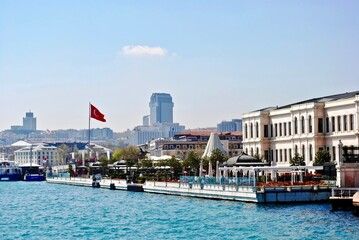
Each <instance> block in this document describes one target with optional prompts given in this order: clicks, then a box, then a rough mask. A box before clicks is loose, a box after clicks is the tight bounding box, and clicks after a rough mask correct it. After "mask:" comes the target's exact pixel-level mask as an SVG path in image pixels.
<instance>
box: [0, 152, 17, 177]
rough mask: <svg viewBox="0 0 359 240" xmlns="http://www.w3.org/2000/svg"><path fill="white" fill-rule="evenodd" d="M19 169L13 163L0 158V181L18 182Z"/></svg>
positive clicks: (2, 155)
mask: <svg viewBox="0 0 359 240" xmlns="http://www.w3.org/2000/svg"><path fill="white" fill-rule="evenodd" d="M21 176H22V175H21V168H20V167H19V166H18V165H17V164H16V163H15V162H14V161H10V160H8V159H6V158H5V156H4V154H1V156H0V181H20V180H21Z"/></svg>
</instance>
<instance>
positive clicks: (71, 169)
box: [68, 164, 73, 178]
mask: <svg viewBox="0 0 359 240" xmlns="http://www.w3.org/2000/svg"><path fill="white" fill-rule="evenodd" d="M68 171H69V174H70V178H71V175H72V171H73V168H72V164H69V169H68Z"/></svg>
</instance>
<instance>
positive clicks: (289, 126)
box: [288, 122, 292, 136]
mask: <svg viewBox="0 0 359 240" xmlns="http://www.w3.org/2000/svg"><path fill="white" fill-rule="evenodd" d="M288 135H289V136H290V135H292V123H291V122H288Z"/></svg>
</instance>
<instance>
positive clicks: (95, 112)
mask: <svg viewBox="0 0 359 240" xmlns="http://www.w3.org/2000/svg"><path fill="white" fill-rule="evenodd" d="M90 116H91V118H94V119H96V120H98V121H101V122H106V119H105V115H103V114H102V113H101V112H100V111H99V110H98V109H97V108H96V107H95V106H94V105H92V104H91V114H90Z"/></svg>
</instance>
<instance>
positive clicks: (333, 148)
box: [332, 146, 336, 161]
mask: <svg viewBox="0 0 359 240" xmlns="http://www.w3.org/2000/svg"><path fill="white" fill-rule="evenodd" d="M332 154H333V161H335V158H336V154H335V146H333V147H332Z"/></svg>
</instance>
